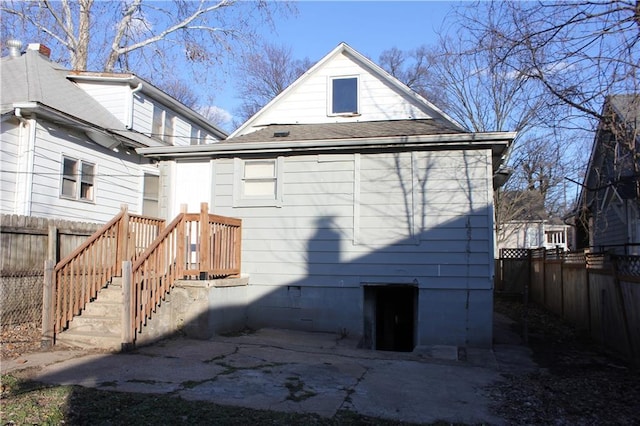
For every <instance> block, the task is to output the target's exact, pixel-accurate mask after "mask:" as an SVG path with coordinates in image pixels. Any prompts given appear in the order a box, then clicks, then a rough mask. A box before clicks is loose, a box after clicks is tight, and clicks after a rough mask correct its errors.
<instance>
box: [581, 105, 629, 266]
mask: <svg viewBox="0 0 640 426" xmlns="http://www.w3.org/2000/svg"><path fill="white" fill-rule="evenodd" d="M602 116H603V117H604V118H603V119H602V120H601V122H600V123H599V126H598V129H597V132H596V137H595V140H594V143H593V150H592V152H591V157H590V159H589V164H588V166H587V173H586V176H585V180H584V185H583V186H582V191H581V194H580V197H579V199H578V204H577V206H578V207H577V209H576V211H575V212H574V213H573V220H574V224H575V226H576V234H577V244H578V248H581V249H584V248H589V249H590V250H592V251H594V252H602V251H609V252H613V253H618V254H640V136H639V133H638V132H639V131H640V95H638V94H629V95H612V96H608V97H607V98H606V100H605V103H604V106H603V112H602Z"/></svg>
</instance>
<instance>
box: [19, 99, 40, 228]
mask: <svg viewBox="0 0 640 426" xmlns="http://www.w3.org/2000/svg"><path fill="white" fill-rule="evenodd" d="M14 114H15V116H16V118H17V119H18V120H19V121H20V142H19V144H18V149H19V154H18V155H19V157H18V158H19V159H18V171H19V172H22V173H18V178H17V180H16V192H15V203H14V212H15V214H18V215H24V216H30V215H31V199H32V191H33V162H34V151H35V146H36V126H35V120H34V119H33V118H29V119H27V118H25V117H23V116H22V110H21V109H20V108H16V109H15V111H14ZM25 129H26V130H27V131H28V134H27V135H26V137H25V133H24V132H25ZM25 139H26V141H25Z"/></svg>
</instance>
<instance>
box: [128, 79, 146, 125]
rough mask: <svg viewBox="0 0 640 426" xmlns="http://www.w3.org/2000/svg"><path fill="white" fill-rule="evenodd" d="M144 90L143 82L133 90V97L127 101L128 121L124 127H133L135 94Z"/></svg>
mask: <svg viewBox="0 0 640 426" xmlns="http://www.w3.org/2000/svg"><path fill="white" fill-rule="evenodd" d="M141 90H142V83H140V84H138V86H137V87H136V88H134V89H132V90H131V99H130V100H128V102H127V122H126V123H125V125H124V127H125V128H126V129H128V130H131V129H132V128H133V104H134V95H135V94H136V93H137V92H139V91H141Z"/></svg>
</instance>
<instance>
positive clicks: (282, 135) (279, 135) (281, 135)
mask: <svg viewBox="0 0 640 426" xmlns="http://www.w3.org/2000/svg"><path fill="white" fill-rule="evenodd" d="M287 136H289V132H274V133H273V137H274V138H286V137H287Z"/></svg>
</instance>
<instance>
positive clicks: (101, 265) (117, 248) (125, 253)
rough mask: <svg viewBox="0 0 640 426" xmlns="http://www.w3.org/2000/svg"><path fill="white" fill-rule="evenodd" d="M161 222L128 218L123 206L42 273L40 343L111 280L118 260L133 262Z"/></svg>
mask: <svg viewBox="0 0 640 426" xmlns="http://www.w3.org/2000/svg"><path fill="white" fill-rule="evenodd" d="M163 227H164V221H163V220H161V219H153V218H148V217H144V216H138V215H131V214H129V213H128V210H127V208H126V206H124V207H123V208H122V210H121V211H120V213H118V214H117V215H116V216H115V217H114V218H113V219H111V220H110V221H109V222H108V223H107V224H106V225H104V226H103V227H102V228H101V229H100V230H98V231H97V232H95V233H94V234H93V235H92V236H91V237H90V238H89V239H88V240H87V241H85V242H84V243H83V244H82V245H81V246H80V247H78V248H77V249H75V250H74V251H73V252H72V253H71V254H70V255H69V256H67V257H66V258H64V259H63V260H61V261H60V262H58V264H57V265H55V267H53V265H52V264H50V266H49V267H47V268H46V269H47V271H46V273H45V287H46V288H45V297H44V299H43V301H44V306H43V342H44V341H49V342H53V339H54V338H55V335H56V334H57V333H59V332H60V331H62V330H63V329H64V328H66V327H67V325H68V323H69V321H71V319H72V318H73V317H74V316H75V315H78V314H79V313H80V312H81V311H82V310H83V309H84V308H85V306H86V304H87V303H89V301H90V300H92V299H94V298H95V297H96V296H97V294H98V291H99V290H100V289H101V288H102V287H104V286H105V285H106V284H107V283H108V282H109V281H111V279H112V278H113V277H117V276H121V275H122V261H123V260H128V259H136V258H138V257H139V256H140V254H141V253H142V252H143V251H144V250H145V249H146V248H147V247H148V246H149V245H150V244H151V242H152V241H153V240H155V239H156V237H157V235H158V234H159V233H160V230H161V229H162V228H163Z"/></svg>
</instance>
